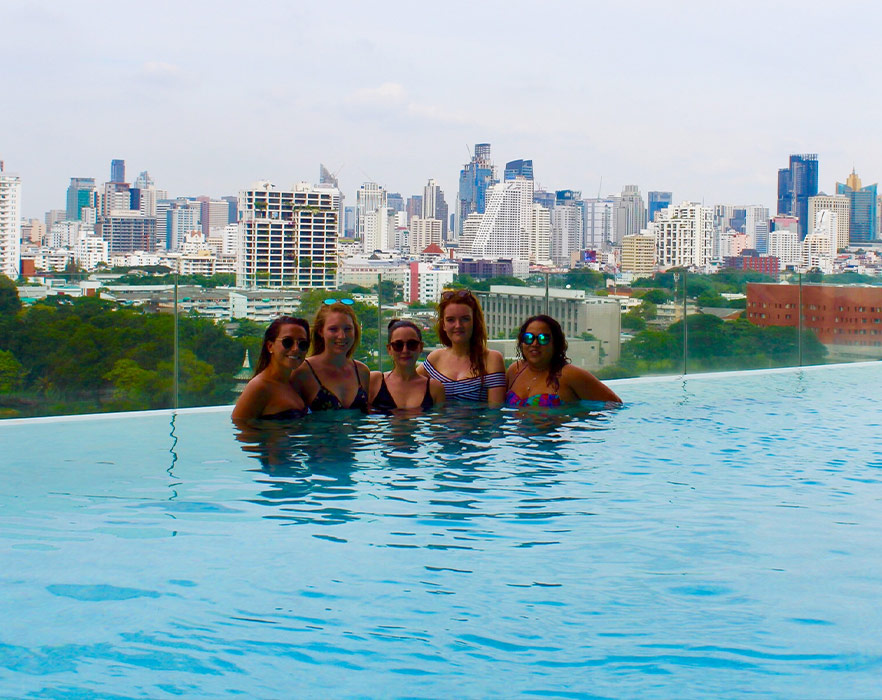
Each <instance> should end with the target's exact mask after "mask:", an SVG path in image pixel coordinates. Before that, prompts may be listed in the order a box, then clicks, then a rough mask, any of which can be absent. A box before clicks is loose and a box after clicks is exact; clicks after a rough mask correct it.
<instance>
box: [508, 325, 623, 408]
mask: <svg viewBox="0 0 882 700" xmlns="http://www.w3.org/2000/svg"><path fill="white" fill-rule="evenodd" d="M518 355H519V356H520V357H521V358H522V359H519V360H517V361H516V362H514V363H513V364H512V366H511V367H509V368H508V393H507V394H506V395H505V404H506V405H507V406H560V405H561V404H563V403H570V402H573V401H603V402H605V403H611V404H620V403H622V400H621V399H620V398H619V397H618V396H617V395H616V393H615V392H614V391H613V390H612V389H610V388H609V387H608V386H606V385H605V384H603V382H601V381H600V380H599V379H597V377H595V376H594V375H593V374H591V372H588V371H587V370H584V369H581V368H580V367H574V366H573V365H572V364H570V360H569V358H568V357H567V340H566V338H565V337H564V334H563V330H562V329H561V327H560V324H559V323H558V322H557V321H555V320H554V319H553V318H551V316H545V315H544V314H543V315H539V316H531V317H530V318H528V319H527V320H526V321H524V323H523V325H522V326H521V328H520V330H519V331H518Z"/></svg>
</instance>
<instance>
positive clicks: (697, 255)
mask: <svg viewBox="0 0 882 700" xmlns="http://www.w3.org/2000/svg"><path fill="white" fill-rule="evenodd" d="M649 230H650V231H651V232H652V233H653V234H654V235H655V246H656V260H657V261H658V266H659V268H660V269H662V270H666V269H668V268H671V267H697V268H703V267H705V266H706V265H707V264H708V263H710V261H711V255H712V252H713V248H712V243H713V232H714V210H713V209H712V208H711V207H703V206H701V205H700V204H696V203H694V202H683V203H682V204H677V205H672V206H670V207H668V208H667V209H662V210H661V211H660V212H658V215H657V216H656V218H655V221H654V222H653V223H651V224H650V225H649Z"/></svg>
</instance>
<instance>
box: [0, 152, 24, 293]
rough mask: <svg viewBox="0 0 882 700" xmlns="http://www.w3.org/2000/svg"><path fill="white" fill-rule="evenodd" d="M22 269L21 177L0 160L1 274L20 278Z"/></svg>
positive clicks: (11, 277) (13, 278)
mask: <svg viewBox="0 0 882 700" xmlns="http://www.w3.org/2000/svg"><path fill="white" fill-rule="evenodd" d="M20 270H21V178H20V177H19V176H18V175H13V174H12V173H8V172H6V171H5V170H4V168H3V161H2V160H0V274H2V275H6V276H7V277H9V278H10V279H12V280H15V279H18V275H19V271H20Z"/></svg>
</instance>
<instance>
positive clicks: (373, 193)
mask: <svg viewBox="0 0 882 700" xmlns="http://www.w3.org/2000/svg"><path fill="white" fill-rule="evenodd" d="M386 205H387V202H386V190H385V189H383V188H382V187H381V186H380V185H378V184H377V183H376V182H365V183H363V184H362V186H361V187H359V188H358V192H357V193H356V195H355V239H356V240H359V241H363V240H364V225H365V217H366V216H367V215H368V214H370V213H371V212H372V211H377V209H379V208H380V207H385V206H386Z"/></svg>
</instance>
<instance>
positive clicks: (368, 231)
mask: <svg viewBox="0 0 882 700" xmlns="http://www.w3.org/2000/svg"><path fill="white" fill-rule="evenodd" d="M396 214H397V212H396V211H395V210H394V209H392V208H391V207H387V206H382V207H380V208H379V209H374V210H373V211H369V212H368V213H367V214H365V217H364V235H363V237H362V239H361V242H362V250H363V251H364V252H365V253H373V252H374V251H376V250H393V249H395V248H396V247H397V245H396V244H397V243H398V241H397V237H396V230H397V225H398V217H397V216H396Z"/></svg>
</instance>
